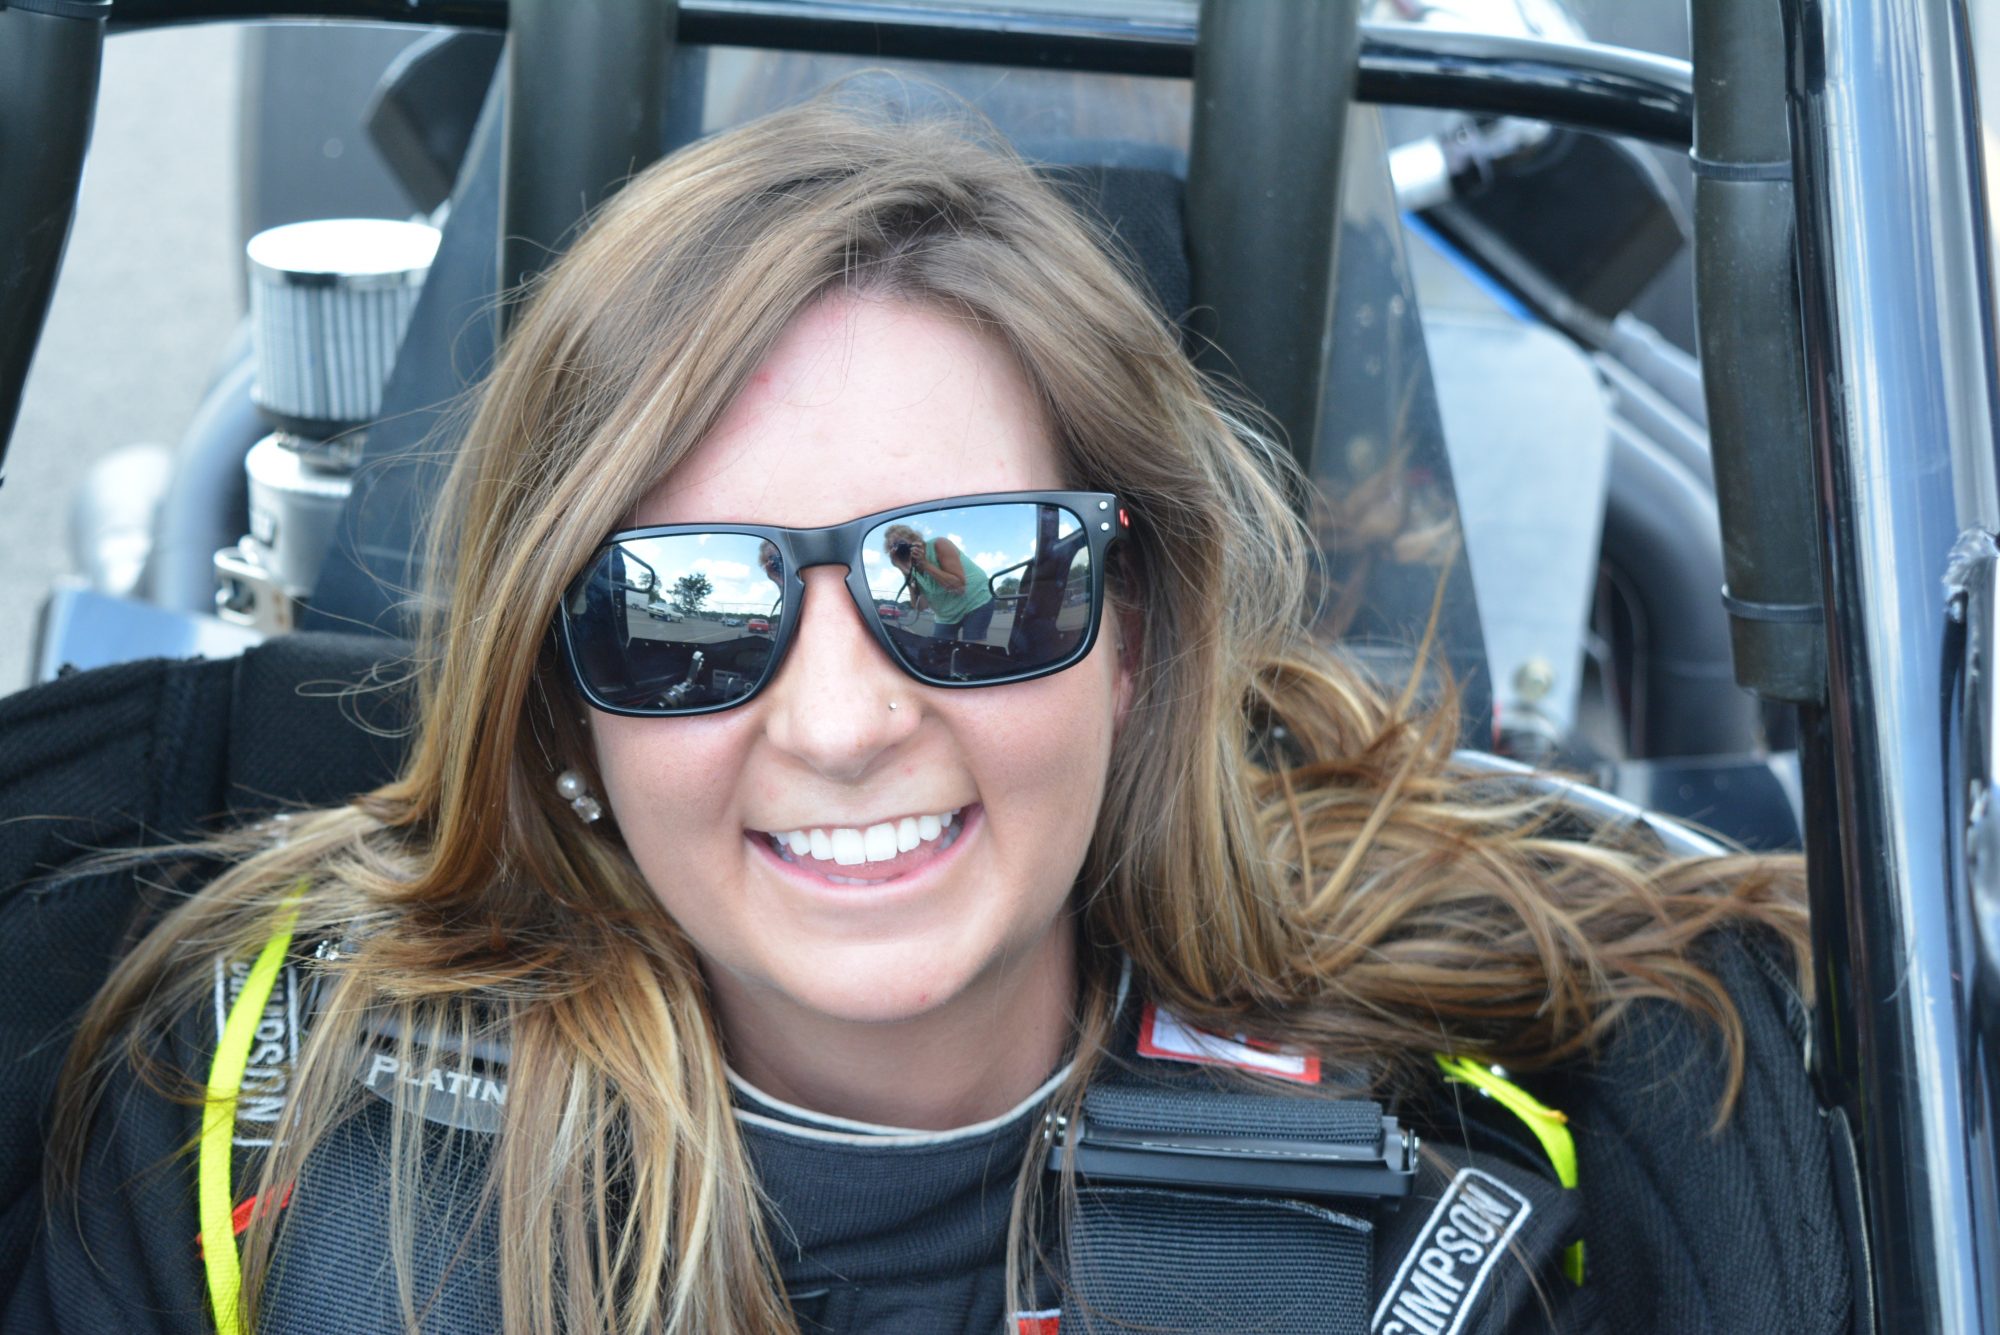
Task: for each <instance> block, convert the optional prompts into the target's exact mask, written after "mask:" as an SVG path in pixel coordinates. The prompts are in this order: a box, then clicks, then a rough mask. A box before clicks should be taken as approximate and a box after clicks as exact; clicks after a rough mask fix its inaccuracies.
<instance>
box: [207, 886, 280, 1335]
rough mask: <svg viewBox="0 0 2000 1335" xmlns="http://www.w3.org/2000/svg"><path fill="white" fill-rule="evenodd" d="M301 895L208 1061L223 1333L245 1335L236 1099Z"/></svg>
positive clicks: (214, 1267)
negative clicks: (233, 1172)
mask: <svg viewBox="0 0 2000 1335" xmlns="http://www.w3.org/2000/svg"><path fill="white" fill-rule="evenodd" d="M297 899H298V896H297V895H296V894H294V895H292V896H291V898H290V899H288V900H287V901H286V908H285V914H284V917H283V919H282V920H280V922H279V925H278V930H277V931H275V932H273V933H271V939H270V940H268V941H266V942H265V943H264V949H263V950H262V951H260V952H259V953H258V955H257V962H256V963H255V964H252V965H251V966H250V976H249V978H248V979H247V980H246V981H245V982H244V984H243V991H242V992H241V993H240V994H239V995H238V996H237V998H236V1003H235V1004H234V1005H232V1006H231V1007H230V1008H229V1018H228V1019H227V1020H225V1021H224V1022H223V1025H222V1040H221V1042H219V1043H217V1044H216V1045H215V1060H214V1062H213V1063H211V1064H210V1066H209V1068H208V1098H207V1100H206V1101H205V1103H204V1104H203V1107H202V1115H201V1147H200V1149H199V1150H198V1151H197V1154H196V1159H195V1192H196V1201H197V1204H198V1206H199V1213H200V1217H201V1239H202V1255H201V1263H202V1268H203V1269H204V1270H205V1271H207V1273H208V1304H209V1307H210V1308H211V1309H213V1311H214V1312H215V1329H216V1335H242V1331H243V1316H242V1308H241V1306H240V1302H241V1297H242V1289H243V1269H242V1257H241V1254H240V1253H239V1252H238V1251H237V1250H236V1227H235V1219H234V1214H235V1208H236V1203H235V1200H234V1199H233V1191H232V1188H231V1186H230V1181H229V1177H230V1168H231V1164H230V1159H231V1156H232V1154H233V1150H232V1145H233V1143H234V1141H235V1138H236V1136H235V1133H236V1098H237V1095H238V1093H239V1092H240V1091H241V1090H242V1088H243V1073H244V1071H245V1070H246V1069H247V1068H248V1066H249V1064H250V1046H251V1044H252V1042H253V1041H254V1040H255V1039H256V1037H257V1022H258V1021H259V1020H261V1019H263V1017H264V1006H265V1003H267V1002H268V1001H270V999H271V989H272V988H273V987H274V986H275V985H276V984H277V981H278V970H279V969H281V968H283V967H284V964H285V955H286V953H287V952H288V951H290V950H291V948H292V923H293V920H294V915H293V911H292V908H291V905H292V904H293V903H295V902H296V901H297Z"/></svg>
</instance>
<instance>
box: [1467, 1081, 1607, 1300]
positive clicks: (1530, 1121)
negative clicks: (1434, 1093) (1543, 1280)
mask: <svg viewBox="0 0 2000 1335" xmlns="http://www.w3.org/2000/svg"><path fill="white" fill-rule="evenodd" d="M1433 1055H1434V1056H1435V1057H1436V1059H1437V1064H1438V1069H1439V1070H1440V1071H1443V1072H1444V1078H1445V1079H1447V1080H1450V1081H1453V1082H1454V1083H1457V1084H1465V1085H1471V1086H1473V1087H1474V1088H1475V1089H1478V1090H1480V1091H1482V1092H1484V1093H1485V1094H1487V1095H1489V1096H1490V1097H1491V1098H1492V1099H1493V1101H1494V1102H1495V1103H1497V1104H1499V1105H1500V1106H1501V1107H1503V1108H1505V1109H1506V1110H1507V1111H1508V1112H1510V1113H1513V1114H1514V1116H1516V1117H1518V1118H1520V1119H1521V1121H1522V1123H1523V1124H1525V1125H1526V1126H1527V1128H1528V1130H1530V1131H1532V1132H1533V1133H1534V1135H1535V1139H1536V1140H1538V1141H1540V1142H1541V1145H1542V1153H1544V1154H1546V1155H1548V1156H1549V1162H1550V1163H1551V1164H1552V1165H1554V1167H1555V1170H1556V1181H1558V1182H1560V1183H1562V1184H1563V1186H1564V1187H1567V1188H1570V1189H1572V1190H1573V1189H1574V1188H1575V1187H1576V1138H1575V1137H1573V1136H1571V1135H1570V1133H1569V1118H1567V1117H1565V1116H1564V1115H1563V1114H1562V1113H1560V1112H1558V1111H1557V1110H1556V1109H1554V1108H1551V1107H1549V1106H1548V1105H1547V1104H1546V1103H1543V1102H1542V1101H1541V1100H1540V1099H1538V1098H1536V1097H1535V1096H1534V1095H1533V1094H1530V1093H1529V1092H1528V1091H1527V1090H1525V1089H1522V1088H1521V1087H1520V1086H1519V1085H1517V1084H1515V1083H1514V1082H1513V1081H1512V1080H1509V1079H1508V1078H1507V1077H1506V1076H1504V1075H1499V1074H1496V1073H1495V1072H1494V1070H1493V1068H1492V1067H1490V1066H1481V1065H1480V1064H1479V1063H1478V1062H1475V1061H1473V1060H1472V1059H1471V1058H1469V1057H1447V1056H1445V1055H1444V1054H1443V1053H1442V1052H1440V1053H1436V1054H1433ZM1563 1273H1564V1274H1565V1275H1568V1276H1569V1279H1570V1283H1572V1284H1581V1283H1583V1242H1582V1240H1581V1239H1579V1240H1577V1241H1576V1242H1572V1243H1571V1244H1570V1245H1569V1246H1568V1247H1566V1248H1564V1249H1563Z"/></svg>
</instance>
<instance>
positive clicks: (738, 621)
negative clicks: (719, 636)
mask: <svg viewBox="0 0 2000 1335" xmlns="http://www.w3.org/2000/svg"><path fill="white" fill-rule="evenodd" d="M722 624H723V625H725V626H740V625H742V624H743V618H742V617H724V618H722Z"/></svg>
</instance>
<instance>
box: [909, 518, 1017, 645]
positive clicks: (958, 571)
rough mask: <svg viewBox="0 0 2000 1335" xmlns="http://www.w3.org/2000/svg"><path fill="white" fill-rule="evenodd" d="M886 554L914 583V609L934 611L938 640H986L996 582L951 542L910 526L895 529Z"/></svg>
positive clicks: (912, 604) (933, 632)
mask: <svg viewBox="0 0 2000 1335" xmlns="http://www.w3.org/2000/svg"><path fill="white" fill-rule="evenodd" d="M882 545H883V548H884V549H885V550H886V551H887V552H888V553H889V560H890V561H891V562H893V563H894V564H895V567H896V569H898V570H900V571H902V572H903V574H904V575H905V576H907V577H908V579H909V582H910V585H911V596H910V606H911V608H912V609H913V610H915V611H922V610H923V609H924V608H926V607H928V608H929V609H930V610H931V625H932V628H933V629H932V634H934V635H938V636H941V637H943V638H945V639H948V640H979V641H983V640H984V639H985V638H986V632H987V630H988V629H989V628H990V627H991V626H992V625H993V588H992V584H991V577H990V576H989V575H988V574H987V573H986V571H985V570H984V569H982V568H981V567H980V565H979V563H978V562H977V561H974V560H972V558H970V557H968V556H967V555H966V554H965V553H964V552H961V551H960V550H959V549H958V545H957V544H956V543H954V542H953V541H952V540H951V539H950V538H926V537H925V536H924V535H923V534H921V533H919V532H917V530H915V529H913V528H911V527H910V526H909V525H908V524H891V525H890V526H889V528H888V529H887V530H886V531H885V532H884V533H883V535H882Z"/></svg>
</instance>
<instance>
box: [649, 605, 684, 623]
mask: <svg viewBox="0 0 2000 1335" xmlns="http://www.w3.org/2000/svg"><path fill="white" fill-rule="evenodd" d="M646 615H647V616H649V617H651V618H653V620H655V621H683V620H686V618H684V617H683V616H681V614H680V613H679V612H676V611H674V609H673V608H671V607H649V608H647V609H646Z"/></svg>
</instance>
